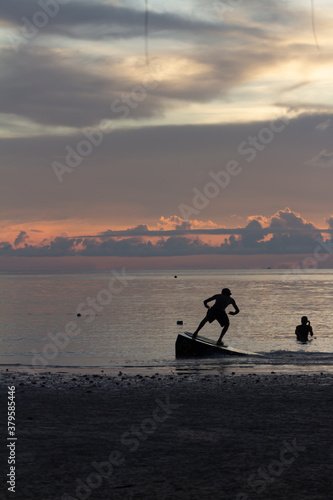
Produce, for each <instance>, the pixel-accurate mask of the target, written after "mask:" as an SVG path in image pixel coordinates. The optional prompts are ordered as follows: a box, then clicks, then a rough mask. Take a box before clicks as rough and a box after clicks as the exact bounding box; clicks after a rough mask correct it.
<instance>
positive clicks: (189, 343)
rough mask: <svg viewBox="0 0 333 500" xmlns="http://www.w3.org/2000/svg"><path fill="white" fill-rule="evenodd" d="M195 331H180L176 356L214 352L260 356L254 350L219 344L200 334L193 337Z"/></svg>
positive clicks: (206, 354) (204, 354)
mask: <svg viewBox="0 0 333 500" xmlns="http://www.w3.org/2000/svg"><path fill="white" fill-rule="evenodd" d="M192 335H193V333H189V332H184V333H180V334H179V335H178V337H177V340H176V358H186V357H193V356H203V357H204V356H210V355H214V354H219V355H221V354H222V355H229V356H250V355H251V356H260V354H256V353H254V352H246V351H242V350H240V349H235V348H233V347H228V346H226V345H217V344H216V342H214V341H213V340H211V339H208V338H206V337H201V336H200V335H198V336H197V337H196V338H195V339H193V338H192Z"/></svg>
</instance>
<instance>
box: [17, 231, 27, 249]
mask: <svg viewBox="0 0 333 500" xmlns="http://www.w3.org/2000/svg"><path fill="white" fill-rule="evenodd" d="M28 239H29V236H28V235H27V233H26V231H20V233H19V234H18V235H17V237H16V238H15V241H14V246H15V247H18V246H19V245H21V243H24V242H25V241H26V240H28Z"/></svg>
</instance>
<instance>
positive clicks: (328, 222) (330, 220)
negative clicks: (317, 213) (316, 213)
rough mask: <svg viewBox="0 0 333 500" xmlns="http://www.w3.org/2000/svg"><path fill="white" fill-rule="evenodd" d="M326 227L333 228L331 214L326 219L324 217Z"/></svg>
mask: <svg viewBox="0 0 333 500" xmlns="http://www.w3.org/2000/svg"><path fill="white" fill-rule="evenodd" d="M326 222H327V224H328V227H329V228H331V229H333V215H331V216H330V217H329V218H328V219H326Z"/></svg>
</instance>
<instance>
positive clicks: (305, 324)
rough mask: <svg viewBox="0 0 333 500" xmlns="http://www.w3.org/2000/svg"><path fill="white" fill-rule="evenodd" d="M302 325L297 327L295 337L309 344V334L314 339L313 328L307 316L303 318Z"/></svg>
mask: <svg viewBox="0 0 333 500" xmlns="http://www.w3.org/2000/svg"><path fill="white" fill-rule="evenodd" d="M301 323H302V324H301V325H298V326H296V330H295V335H296V337H297V340H300V341H301V342H307V341H308V340H309V334H310V335H311V337H313V331H312V326H311V325H310V321H309V320H308V318H307V317H306V316H302V318H301Z"/></svg>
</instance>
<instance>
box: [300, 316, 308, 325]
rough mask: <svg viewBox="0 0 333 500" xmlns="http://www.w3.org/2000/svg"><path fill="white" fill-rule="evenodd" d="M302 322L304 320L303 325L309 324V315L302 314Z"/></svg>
mask: <svg viewBox="0 0 333 500" xmlns="http://www.w3.org/2000/svg"><path fill="white" fill-rule="evenodd" d="M301 322H302V325H306V324H307V322H308V318H307V316H302V318H301Z"/></svg>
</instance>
